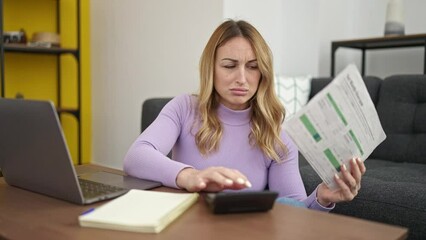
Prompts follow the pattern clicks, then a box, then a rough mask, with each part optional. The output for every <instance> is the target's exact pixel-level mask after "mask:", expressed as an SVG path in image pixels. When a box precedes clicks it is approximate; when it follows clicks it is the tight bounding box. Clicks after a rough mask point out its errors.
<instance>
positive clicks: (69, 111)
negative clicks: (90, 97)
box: [56, 108, 80, 119]
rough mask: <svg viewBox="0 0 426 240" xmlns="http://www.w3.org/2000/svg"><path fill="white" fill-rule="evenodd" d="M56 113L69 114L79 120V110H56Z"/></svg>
mask: <svg viewBox="0 0 426 240" xmlns="http://www.w3.org/2000/svg"><path fill="white" fill-rule="evenodd" d="M56 111H57V112H58V113H70V114H72V115H74V116H75V117H76V118H77V119H79V118H80V110H79V109H77V108H56Z"/></svg>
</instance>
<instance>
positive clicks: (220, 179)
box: [176, 167, 251, 192]
mask: <svg viewBox="0 0 426 240" xmlns="http://www.w3.org/2000/svg"><path fill="white" fill-rule="evenodd" d="M176 184H177V186H178V187H179V188H182V189H186V190H187V191H189V192H200V191H206V192H219V191H222V190H224V189H233V190H239V189H243V188H247V187H251V183H250V182H249V181H248V180H247V178H246V176H244V175H243V174H242V173H240V172H239V171H238V170H234V169H230V168H225V167H209V168H206V169H204V170H196V169H193V168H184V169H183V170H182V171H180V172H179V174H178V175H177V177H176Z"/></svg>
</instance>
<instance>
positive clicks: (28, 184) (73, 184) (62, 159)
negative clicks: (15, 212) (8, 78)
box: [0, 98, 161, 204]
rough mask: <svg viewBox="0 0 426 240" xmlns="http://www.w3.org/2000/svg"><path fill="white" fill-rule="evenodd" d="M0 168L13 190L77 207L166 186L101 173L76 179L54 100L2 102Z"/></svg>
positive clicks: (1, 100)
mask: <svg viewBox="0 0 426 240" xmlns="http://www.w3.org/2000/svg"><path fill="white" fill-rule="evenodd" d="M0 169H1V171H2V173H3V177H4V179H5V181H6V182H7V183H8V184H9V185H11V186H15V187H19V188H23V189H26V190H30V191H33V192H37V193H41V194H44V195H47V196H51V197H54V198H58V199H62V200H66V201H69V202H73V203H77V204H90V203H94V202H98V201H101V200H106V199H111V198H114V197H117V196H120V195H122V194H124V193H126V192H127V191H128V190H129V189H143V190H146V189H151V188H154V187H158V186H160V185H161V184H160V183H158V182H153V181H148V180H143V179H138V178H133V177H130V176H121V175H118V174H113V173H107V172H102V171H100V172H89V173H85V174H82V175H81V176H80V177H79V176H77V174H76V170H75V169H74V165H73V162H72V159H71V156H70V153H69V150H68V147H67V144H66V141H65V138H64V134H63V131H62V128H61V124H60V122H59V118H58V114H57V112H56V109H55V107H54V105H53V103H52V102H50V101H36V100H23V99H2V98H0Z"/></svg>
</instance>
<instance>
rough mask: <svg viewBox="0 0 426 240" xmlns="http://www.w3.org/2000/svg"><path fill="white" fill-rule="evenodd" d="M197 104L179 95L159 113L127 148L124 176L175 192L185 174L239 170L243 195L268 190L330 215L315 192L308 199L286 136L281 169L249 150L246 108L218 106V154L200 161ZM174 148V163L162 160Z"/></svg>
mask: <svg viewBox="0 0 426 240" xmlns="http://www.w3.org/2000/svg"><path fill="white" fill-rule="evenodd" d="M196 101H197V97H196V96H191V95H181V96H178V97H175V98H174V99H172V100H171V101H170V102H169V103H168V104H167V105H166V106H165V107H164V108H163V110H162V111H161V112H160V114H159V116H158V117H157V119H156V120H155V121H154V122H153V123H152V124H151V125H150V126H149V127H148V128H147V129H146V130H145V131H144V132H143V133H142V134H141V135H140V136H139V137H138V138H137V139H136V141H135V142H134V143H133V144H132V146H131V147H130V149H129V151H128V153H127V155H126V157H125V159H124V171H125V172H126V173H127V174H129V175H131V176H134V177H138V178H143V179H150V180H155V181H158V182H161V183H162V184H163V185H164V186H168V187H173V188H178V187H177V186H176V177H177V175H178V173H179V172H180V171H181V170H182V169H184V168H187V167H193V168H195V169H205V168H208V167H211V166H223V167H227V168H233V169H237V170H239V171H240V172H241V173H243V174H244V175H245V176H246V177H247V179H248V180H249V181H250V183H251V184H252V187H251V188H250V189H246V190H264V189H265V188H266V187H268V188H269V190H271V191H277V192H278V193H279V196H280V197H287V198H292V199H296V200H298V201H301V202H303V203H304V204H305V205H306V206H307V207H308V208H311V209H317V210H322V211H329V210H330V209H331V208H327V207H323V206H321V205H320V204H319V203H318V202H317V200H316V192H317V190H315V191H314V192H313V193H312V194H311V195H309V197H307V196H306V191H305V188H304V186H303V182H302V179H301V176H300V172H299V165H298V150H297V148H296V146H295V145H294V143H293V142H292V141H291V139H290V138H289V137H288V136H287V134H286V133H285V132H284V131H282V132H281V139H282V140H283V141H284V143H285V145H286V146H287V148H288V155H287V158H286V159H282V163H277V162H276V161H272V160H271V159H269V158H268V157H267V156H265V155H264V154H263V153H262V151H261V150H260V149H259V148H257V147H253V146H252V145H250V144H249V139H248V136H249V133H250V111H251V109H250V108H249V109H246V110H242V111H234V110H231V109H228V108H226V107H225V106H223V105H220V106H219V108H218V110H217V113H218V115H219V118H220V120H221V122H222V127H223V136H222V139H221V142H220V145H219V150H218V151H217V152H212V153H210V154H208V155H207V156H202V155H201V154H200V153H199V151H198V148H197V145H196V144H195V138H194V135H195V133H196V129H194V126H193V122H194V119H195V116H196V114H195V111H196V109H197V108H196ZM172 148H173V160H171V159H170V158H168V157H167V156H166V155H167V154H168V153H169V151H170V150H171V149H172ZM240 191H244V190H240Z"/></svg>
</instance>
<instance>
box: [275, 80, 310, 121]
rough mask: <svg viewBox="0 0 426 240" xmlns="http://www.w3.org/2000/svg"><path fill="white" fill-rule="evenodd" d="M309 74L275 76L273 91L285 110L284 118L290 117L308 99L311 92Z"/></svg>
mask: <svg viewBox="0 0 426 240" xmlns="http://www.w3.org/2000/svg"><path fill="white" fill-rule="evenodd" d="M311 80H312V77H311V76H310V75H306V76H297V77H288V76H280V75H276V76H275V91H276V93H277V95H278V98H279V99H280V100H281V103H282V104H283V105H284V108H285V110H286V117H285V120H288V119H290V118H291V117H293V116H294V114H295V113H296V112H297V111H298V110H299V109H301V108H302V107H303V106H304V105H305V104H306V103H307V102H308V100H309V93H310V92H311Z"/></svg>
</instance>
